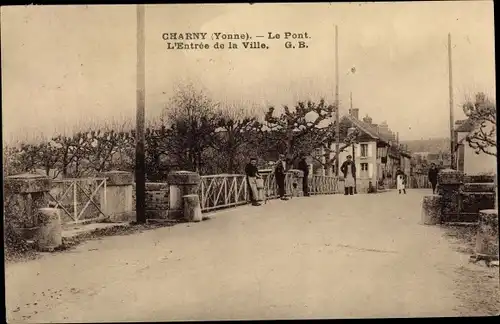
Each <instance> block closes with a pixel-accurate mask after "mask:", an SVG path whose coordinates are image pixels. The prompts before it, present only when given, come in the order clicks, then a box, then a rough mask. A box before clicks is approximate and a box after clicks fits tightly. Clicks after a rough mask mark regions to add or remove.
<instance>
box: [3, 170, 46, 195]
mask: <svg viewBox="0 0 500 324" xmlns="http://www.w3.org/2000/svg"><path fill="white" fill-rule="evenodd" d="M50 185H51V179H50V178H49V177H46V176H41V175H37V174H30V173H25V174H19V175H14V176H8V177H6V178H5V181H4V190H5V191H6V192H7V193H9V194H22V193H32V192H48V191H49V190H50Z"/></svg>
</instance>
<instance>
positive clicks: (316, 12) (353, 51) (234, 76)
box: [1, 1, 495, 141]
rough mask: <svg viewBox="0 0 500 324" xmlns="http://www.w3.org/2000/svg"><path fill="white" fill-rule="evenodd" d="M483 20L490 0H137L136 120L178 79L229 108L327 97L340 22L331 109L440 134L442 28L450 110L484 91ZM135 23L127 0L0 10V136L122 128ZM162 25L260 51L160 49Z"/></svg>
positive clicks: (132, 75) (155, 112) (491, 87)
mask: <svg viewBox="0 0 500 324" xmlns="http://www.w3.org/2000/svg"><path fill="white" fill-rule="evenodd" d="M493 17H494V14H493V2H492V1H491V2H490V1H477V2H476V1H463V2H453V1H444V2H409V3H401V2H399V3H396V2H394V3H334V4H328V3H321V4H319V3H317V4H254V5H249V4H217V5H207V4H205V5H203V4H198V5H194V4H193V5H188V4H182V5H151V6H146V24H145V32H146V54H145V55H146V116H147V118H148V119H149V120H155V119H157V118H158V116H159V115H160V113H161V111H162V109H163V107H164V106H165V104H166V103H168V102H169V99H170V98H171V97H172V96H173V95H174V93H175V89H176V88H177V87H178V86H179V85H183V84H187V83H192V84H194V85H195V86H196V87H197V88H198V89H200V90H201V91H203V92H205V93H206V94H207V95H209V96H210V97H211V98H213V99H214V100H215V101H218V102H221V104H222V105H225V106H227V107H236V108H243V109H257V110H260V111H263V110H265V109H266V108H267V107H269V106H276V107H280V106H282V105H284V104H287V105H293V104H294V103H295V102H297V101H299V100H302V101H306V100H319V99H320V98H325V99H326V100H327V101H329V102H332V103H333V100H334V98H335V72H336V71H335V27H334V26H335V25H337V26H338V34H339V40H338V48H339V57H338V58H339V95H340V105H341V112H342V113H346V112H347V110H348V108H349V98H350V93H352V98H353V106H354V107H355V108H359V110H360V113H359V114H360V117H364V116H365V115H369V116H370V117H372V119H373V122H374V123H381V122H382V121H386V122H387V123H388V125H389V127H390V128H391V129H392V130H393V131H394V132H398V133H399V138H400V140H412V139H420V138H434V137H446V136H448V134H449V96H448V53H447V36H448V33H451V35H452V48H453V92H454V114H455V118H456V119H460V118H463V114H462V110H461V103H462V102H463V100H464V99H465V98H466V96H468V95H473V94H474V93H475V92H477V91H483V92H486V93H488V94H490V96H492V97H493V96H494V94H495V63H494V60H495V59H494V58H495V54H494V25H493V21H494V18H493ZM136 26H137V25H136V7H135V6H134V5H121V6H116V5H113V6H111V5H108V6H84V5H81V6H16V7H4V6H2V8H1V39H2V42H1V44H2V48H1V51H2V53H1V54H2V117H3V118H2V126H3V135H4V141H15V140H26V139H32V138H36V137H39V136H41V135H44V136H51V135H53V134H55V133H60V132H71V131H74V130H75V129H78V128H82V127H87V126H88V125H90V124H92V123H94V124H95V123H98V124H102V123H108V124H120V125H121V124H124V123H126V122H127V121H128V123H129V125H133V123H134V120H135V109H136V59H137V49H136ZM173 32H176V33H186V32H207V33H209V34H211V33H215V32H221V33H248V34H249V35H250V36H252V37H253V39H252V40H253V41H257V40H259V41H261V42H264V43H266V44H267V45H268V46H269V49H265V50H245V49H243V48H242V46H240V48H238V49H236V50H227V49H224V50H217V49H209V50H198V51H196V50H190V51H186V50H168V49H167V47H166V41H165V40H163V39H162V34H163V33H173ZM268 32H272V33H279V34H281V35H282V36H283V34H284V33H285V32H292V33H305V32H307V33H308V35H309V36H310V38H309V39H307V46H308V48H306V49H304V48H303V49H298V48H295V49H286V48H285V46H284V43H285V42H284V40H283V39H280V40H268V39H266V38H256V36H258V35H267V33H268ZM207 43H209V44H210V45H213V43H214V42H213V41H211V40H208V41H207ZM352 67H355V68H356V72H355V73H354V74H353V73H350V72H349V71H350V70H351V68H352Z"/></svg>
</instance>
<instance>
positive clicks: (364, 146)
mask: <svg viewBox="0 0 500 324" xmlns="http://www.w3.org/2000/svg"><path fill="white" fill-rule="evenodd" d="M367 156H368V144H361V157H367Z"/></svg>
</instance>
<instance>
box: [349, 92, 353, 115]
mask: <svg viewBox="0 0 500 324" xmlns="http://www.w3.org/2000/svg"><path fill="white" fill-rule="evenodd" d="M349 108H351V110H349V112H352V91H351V92H349Z"/></svg>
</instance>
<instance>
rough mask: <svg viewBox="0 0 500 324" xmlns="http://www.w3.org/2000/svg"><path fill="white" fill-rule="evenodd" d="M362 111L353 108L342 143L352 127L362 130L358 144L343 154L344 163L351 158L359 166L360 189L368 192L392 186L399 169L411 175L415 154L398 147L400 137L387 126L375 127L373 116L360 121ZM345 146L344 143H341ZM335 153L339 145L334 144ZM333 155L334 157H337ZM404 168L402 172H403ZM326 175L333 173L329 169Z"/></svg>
mask: <svg viewBox="0 0 500 324" xmlns="http://www.w3.org/2000/svg"><path fill="white" fill-rule="evenodd" d="M358 114H359V110H358V109H351V110H350V112H349V114H348V115H345V116H343V117H342V118H341V120H340V128H341V130H344V131H343V132H342V131H341V134H340V140H341V143H342V142H343V140H344V138H345V137H346V136H347V130H348V129H349V128H351V127H352V128H355V129H357V130H358V131H359V136H358V143H356V144H353V145H351V146H349V147H346V148H345V149H344V150H343V151H341V152H340V153H339V161H338V162H339V163H340V164H342V163H343V162H344V161H345V160H346V159H347V156H348V155H351V156H352V157H353V160H354V162H355V164H356V170H357V172H356V190H357V192H358V193H367V192H372V191H376V190H378V189H383V188H387V187H391V186H392V183H391V180H390V179H392V178H393V175H394V174H395V172H396V170H397V168H398V167H401V166H403V168H404V170H405V172H408V175H409V172H411V155H410V154H409V153H408V152H405V151H404V150H402V149H401V148H400V147H399V146H398V145H397V137H398V136H397V134H395V133H393V132H392V131H391V130H390V129H389V127H388V126H387V123H385V122H384V123H382V124H380V125H377V124H374V123H373V122H372V119H371V118H370V117H369V116H366V117H364V118H363V119H362V120H360V119H359V116H358ZM341 145H342V144H341ZM331 151H332V152H334V151H335V144H333V145H332V150H331ZM333 155H334V153H331V156H330V158H333ZM403 168H402V169H403ZM326 173H327V174H328V173H331V171H329V170H327V171H326Z"/></svg>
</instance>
